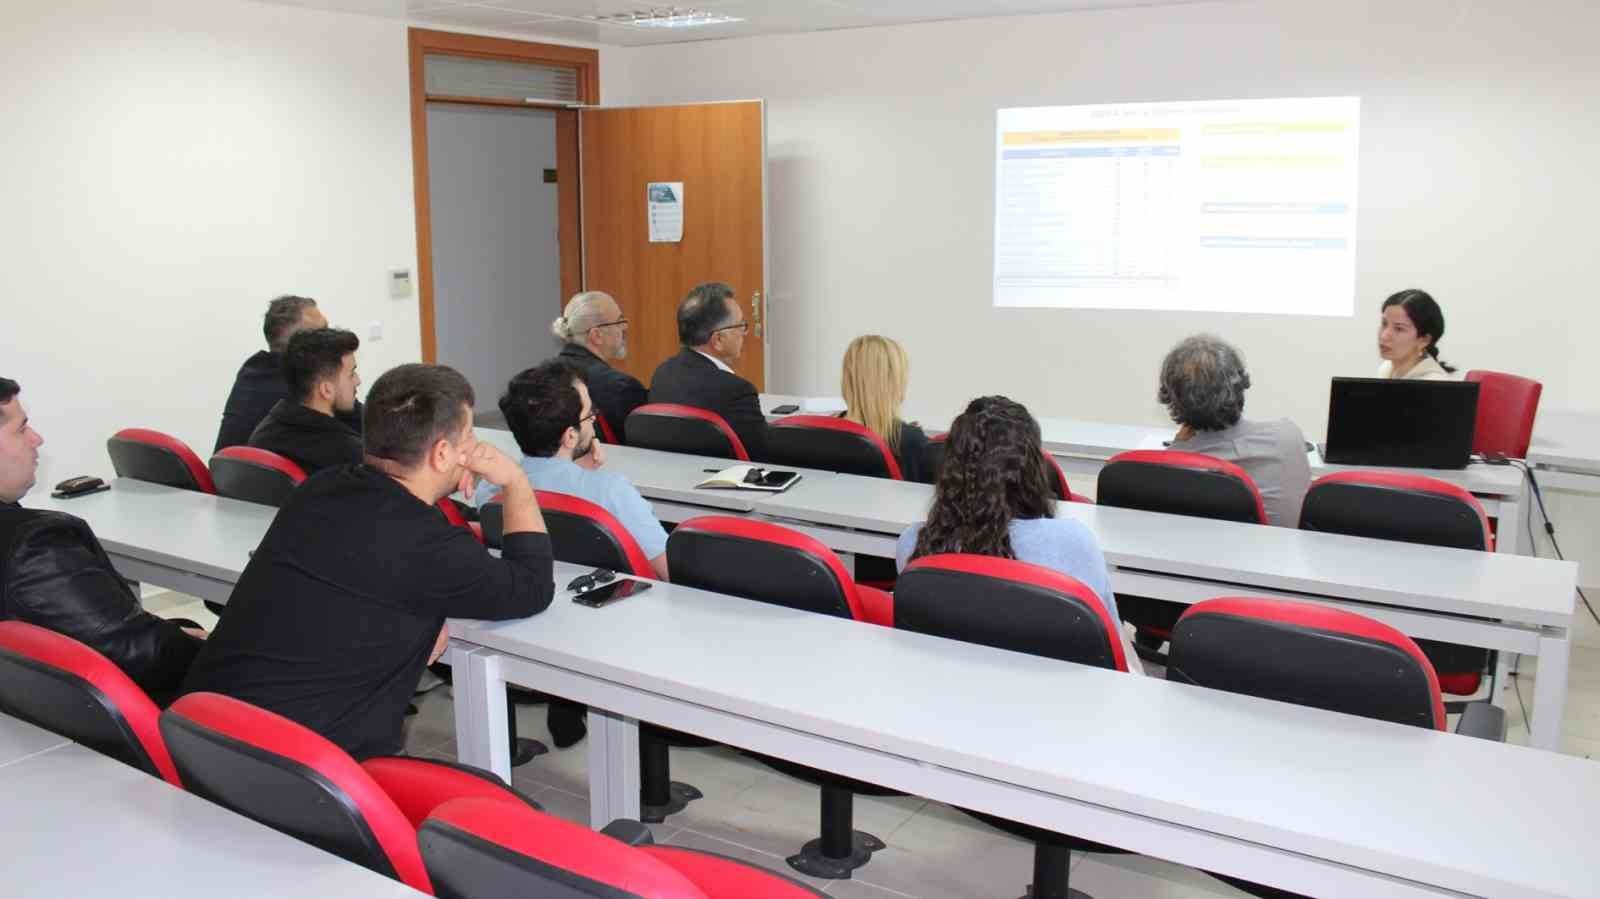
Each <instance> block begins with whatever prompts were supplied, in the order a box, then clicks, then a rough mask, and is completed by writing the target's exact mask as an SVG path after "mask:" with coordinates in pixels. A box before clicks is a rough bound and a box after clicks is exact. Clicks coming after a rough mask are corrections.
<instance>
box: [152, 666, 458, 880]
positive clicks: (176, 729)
mask: <svg viewBox="0 0 1600 899" xmlns="http://www.w3.org/2000/svg"><path fill="white" fill-rule="evenodd" d="M161 733H162V735H163V736H165V737H166V739H167V747H168V748H169V749H170V750H171V751H172V758H173V761H175V762H176V763H177V766H178V773H179V775H180V776H181V777H182V778H183V783H184V785H185V786H186V787H187V788H188V789H189V792H191V793H194V794H195V795H197V796H202V797H204V798H206V799H209V800H211V801H212V802H215V803H217V804H218V805H221V806H223V807H225V808H229V809H232V810H233V811H235V812H238V813H239V814H241V815H244V816H245V817H247V818H252V819H254V820H256V821H259V822H261V823H262V824H265V825H267V826H268V827H271V828H273V829H275V830H278V831H281V832H283V833H286V834H289V835H290V836H293V837H296V838H298V839H301V840H304V841H305V842H307V843H310V844H311V845H313V846H316V847H318V848H320V849H324V850H326V851H328V852H331V853H333V854H334V855H337V856H339V857H340V858H343V859H345V860H347V861H351V862H355V863H356V864H358V865H361V866H362V867H364V868H369V869H371V870H373V871H376V872H378V873H379V874H383V875H385V876H388V877H393V878H395V879H396V880H399V881H401V882H403V883H405V884H407V885H409V886H411V887H413V888H415V889H419V890H422V891H423V892H426V893H431V892H432V887H431V885H430V884H429V881H428V875H427V872H426V871H425V870H424V869H423V866H422V856H421V854H420V853H419V852H418V851H417V830H416V828H415V827H414V826H413V825H412V823H411V821H410V820H408V819H407V818H406V816H405V813H404V812H402V811H401V810H400V808H399V806H397V805H396V804H395V802H394V800H393V799H390V798H389V795H388V794H387V793H385V792H384V791H383V788H382V787H380V786H379V785H378V783H377V782H376V781H374V780H373V779H372V777H371V776H370V775H369V774H367V772H365V771H363V770H362V769H361V766H360V765H358V764H357V763H356V761H355V759H352V758H351V757H350V756H349V755H348V754H346V753H345V751H344V750H342V749H340V748H339V747H338V746H335V745H334V744H333V743H331V742H329V741H328V740H326V739H324V738H323V737H321V736H319V735H318V734H316V733H315V732H313V731H312V730H310V729H309V728H306V727H302V726H301V725H299V724H296V723H295V722H293V721H290V720H289V719H288V718H285V717H283V716H282V715H277V714H274V713H272V712H269V711H267V710H265V709H261V708H257V707H256V706H253V705H250V704H249V703H246V702H241V701H240V700H237V699H234V698H232V697H230V696H222V695H220V694H217V693H190V694H189V695H187V696H184V697H183V698H181V699H179V700H178V701H177V702H175V703H173V704H172V706H171V707H170V708H168V709H167V711H166V712H164V713H163V714H162V715H161Z"/></svg>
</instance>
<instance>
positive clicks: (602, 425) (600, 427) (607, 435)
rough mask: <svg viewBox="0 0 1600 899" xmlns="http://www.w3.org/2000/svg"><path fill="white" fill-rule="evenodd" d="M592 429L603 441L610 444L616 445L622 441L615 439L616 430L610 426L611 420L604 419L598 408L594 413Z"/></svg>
mask: <svg viewBox="0 0 1600 899" xmlns="http://www.w3.org/2000/svg"><path fill="white" fill-rule="evenodd" d="M594 429H595V432H596V433H597V434H599V435H600V440H601V441H602V442H604V443H609V444H611V445H612V446H616V445H617V444H619V443H621V442H622V441H620V440H618V439H617V431H616V429H615V428H613V427H612V426H611V422H609V421H606V417H605V416H604V415H601V414H600V412H599V411H598V410H596V412H595V413H594Z"/></svg>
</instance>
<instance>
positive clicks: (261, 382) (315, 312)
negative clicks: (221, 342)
mask: <svg viewBox="0 0 1600 899" xmlns="http://www.w3.org/2000/svg"><path fill="white" fill-rule="evenodd" d="M327 326H328V319H327V317H325V316H324V315H323V314H322V310H320V309H318V308H317V301H316V300H313V299H311V298H310V297H299V296H294V295H292V294H285V295H284V296H281V297H278V298H276V299H274V300H272V301H271V302H269V303H268V304H267V314H266V315H265V316H263V317H262V322H261V336H263V337H265V338H266V340H267V348H266V349H265V350H263V351H258V352H256V353H255V354H254V355H252V356H251V357H250V358H248V359H246V360H244V364H243V365H241V366H239V374H238V375H236V376H235V377H234V379H233V389H232V390H230V391H228V401H227V402H226V403H224V404H223V407H222V425H221V427H219V428H218V429H217V445H216V446H215V447H213V448H212V450H211V451H212V452H216V451H217V450H220V449H222V448H224V447H229V446H244V445H246V444H248V443H249V442H250V435H251V434H252V433H254V432H255V429H256V426H257V425H259V424H261V421H262V419H264V418H266V417H267V413H268V412H271V411H272V407H273V406H275V405H277V404H278V401H279V400H285V399H288V398H289V384H288V382H286V381H285V380H284V378H283V351H284V348H285V347H287V346H288V345H289V338H291V337H293V336H294V335H296V334H298V333H300V332H301V331H309V330H313V329H316V328H326V327H327ZM335 417H337V418H338V419H339V420H340V421H342V422H344V423H345V424H346V425H349V426H350V428H351V429H352V430H354V431H355V432H356V433H357V434H359V433H361V403H360V402H357V403H356V404H355V408H354V409H352V410H351V411H349V412H341V413H338V414H337V415H336V416H335Z"/></svg>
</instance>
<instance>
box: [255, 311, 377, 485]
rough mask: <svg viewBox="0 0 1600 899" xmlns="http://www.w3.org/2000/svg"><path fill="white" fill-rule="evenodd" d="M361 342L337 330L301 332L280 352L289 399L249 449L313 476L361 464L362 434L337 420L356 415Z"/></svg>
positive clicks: (270, 416) (264, 422)
mask: <svg viewBox="0 0 1600 899" xmlns="http://www.w3.org/2000/svg"><path fill="white" fill-rule="evenodd" d="M360 346H361V340H360V338H358V337H356V335H354V334H352V333H350V332H349V331H343V330H340V329H339V328H317V329H316V330H314V331H301V332H299V333H298V334H296V335H294V336H293V337H291V338H289V346H288V348H287V349H285V350H284V351H283V380H284V382H285V383H286V384H288V385H289V397H288V398H286V399H281V400H278V403H277V405H275V406H273V407H272V411H271V412H269V413H267V417H266V418H264V419H262V420H261V424H259V425H257V426H256V429H255V432H254V433H252V434H251V435H250V445H251V446H253V447H256V448H258V449H264V450H270V451H272V452H274V453H277V454H278V455H280V456H283V457H285V458H287V459H288V460H289V461H291V462H293V463H294V464H296V465H298V466H300V467H301V468H302V469H304V470H305V473H306V474H308V475H309V474H315V473H316V472H319V471H321V470H322V469H324V468H333V467H334V466H336V465H354V464H356V463H357V462H360V461H361V435H360V434H358V433H356V432H355V430H354V429H352V428H351V427H350V426H349V425H347V424H345V423H344V422H343V421H340V420H339V419H338V418H335V417H334V416H336V415H341V414H342V415H349V414H351V413H352V412H354V411H355V405H356V388H357V387H360V386H361V375H359V374H357V373H356V350H357V349H359V348H360Z"/></svg>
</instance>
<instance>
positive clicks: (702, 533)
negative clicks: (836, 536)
mask: <svg viewBox="0 0 1600 899" xmlns="http://www.w3.org/2000/svg"><path fill="white" fill-rule="evenodd" d="M667 565H668V567H669V568H670V569H671V570H672V582H673V583H674V584H683V585H684V586H688V587H699V588H701V589H703V590H712V591H715V592H717V593H727V594H730V595H732V596H741V597H744V598H745V599H754V600H757V601H760V602H766V603H771V604H773V605H778V606H786V607H788V608H791V609H803V610H805V611H807V612H820V613H822V614H824V615H835V616H837V617H840V618H854V619H856V620H857V621H862V620H865V619H864V617H863V616H864V614H865V613H864V609H863V607H862V604H861V598H860V596H859V595H858V593H857V591H856V583H855V581H854V579H852V578H851V577H850V573H849V572H848V571H846V570H845V567H844V564H843V563H842V562H840V561H839V557H838V556H836V555H834V554H833V551H832V550H830V549H828V548H827V547H826V546H824V545H822V543H821V542H819V541H817V540H815V539H813V538H811V537H808V536H806V535H805V534H802V533H800V532H799V531H795V530H791V529H789V528H786V527H783V526H782V525H776V524H772V523H771V522H766V521H751V520H749V519H745V518H733V517H730V516H723V515H703V516H700V517H699V518H691V519H689V520H688V521H685V522H683V523H682V524H680V525H678V526H677V527H676V528H675V529H673V531H672V534H671V535H669V536H668V537H667Z"/></svg>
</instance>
